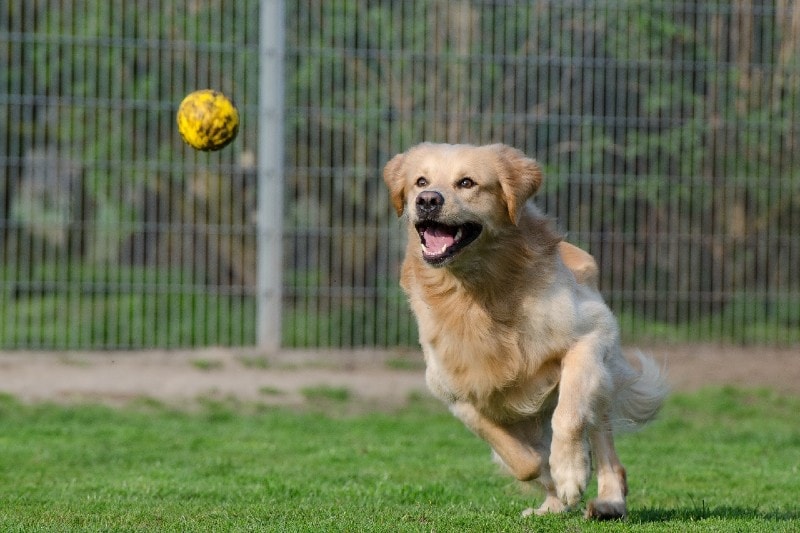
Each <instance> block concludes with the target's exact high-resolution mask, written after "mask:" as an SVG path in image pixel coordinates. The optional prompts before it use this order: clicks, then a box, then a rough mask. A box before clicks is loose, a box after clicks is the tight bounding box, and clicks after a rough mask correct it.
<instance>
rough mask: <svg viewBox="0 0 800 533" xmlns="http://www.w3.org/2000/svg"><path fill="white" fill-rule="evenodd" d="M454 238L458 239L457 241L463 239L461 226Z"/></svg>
mask: <svg viewBox="0 0 800 533" xmlns="http://www.w3.org/2000/svg"><path fill="white" fill-rule="evenodd" d="M453 239H454V240H456V241H460V240H461V228H458V231H457V232H456V236H455V237H453Z"/></svg>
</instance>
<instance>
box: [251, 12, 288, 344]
mask: <svg viewBox="0 0 800 533" xmlns="http://www.w3.org/2000/svg"><path fill="white" fill-rule="evenodd" d="M259 11H260V20H259V34H260V36H259V105H258V111H259V117H258V132H259V133H258V289H257V290H258V294H257V307H258V310H257V317H256V320H257V324H256V342H257V343H258V347H259V348H261V349H263V350H264V351H268V352H276V351H278V350H279V349H280V347H281V273H282V272H281V271H282V268H283V250H282V248H283V239H282V236H283V165H284V143H283V116H284V113H283V95H284V88H283V84H284V70H283V55H284V20H285V18H284V13H285V10H284V2H283V0H261V2H260V6H259Z"/></svg>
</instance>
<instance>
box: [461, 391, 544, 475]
mask: <svg viewBox="0 0 800 533" xmlns="http://www.w3.org/2000/svg"><path fill="white" fill-rule="evenodd" d="M450 411H451V412H452V413H453V414H454V415H455V416H456V417H457V418H458V419H459V420H461V421H462V422H463V423H464V425H466V426H467V427H468V428H469V429H470V430H471V431H472V432H473V433H475V434H476V435H478V436H479V437H481V438H482V439H483V440H485V441H486V442H488V443H489V445H490V446H491V447H492V449H493V450H494V451H495V453H496V454H497V455H498V456H499V457H500V459H502V460H503V462H504V463H505V465H506V466H507V467H508V469H509V470H510V471H511V473H512V474H513V475H514V477H516V478H517V479H519V480H520V481H530V480H532V479H536V478H537V477H539V475H540V473H541V469H542V457H541V455H539V453H538V452H537V451H536V450H534V449H533V448H531V447H530V446H528V445H526V444H525V443H524V442H522V441H521V440H520V439H519V438H518V437H517V436H516V435H515V434H514V433H513V432H512V431H510V430H509V428H507V427H504V426H502V425H500V424H498V423H497V422H495V421H493V420H491V419H490V418H488V417H486V416H484V415H482V414H481V413H480V412H479V411H478V410H477V409H475V407H474V406H472V405H471V404H469V403H466V402H455V403H453V404H451V405H450Z"/></svg>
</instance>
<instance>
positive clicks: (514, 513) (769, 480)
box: [0, 389, 800, 532]
mask: <svg viewBox="0 0 800 533" xmlns="http://www.w3.org/2000/svg"><path fill="white" fill-rule="evenodd" d="M333 392H336V391H333ZM339 392H340V393H338V394H326V393H325V391H324V390H319V391H316V393H315V394H314V395H313V396H312V397H311V399H312V400H313V401H312V407H310V408H308V409H305V410H302V411H296V410H295V411H293V410H288V409H277V408H270V407H264V406H258V405H238V404H235V403H216V402H212V401H208V402H206V403H205V404H204V405H203V406H202V407H201V408H200V409H198V410H195V411H193V412H184V411H177V410H174V409H171V408H168V407H164V406H162V405H159V404H156V403H153V402H150V401H141V402H138V403H136V404H134V405H132V406H130V407H127V408H124V409H113V408H108V407H102V406H86V405H83V406H73V407H65V406H55V405H37V406H27V405H22V404H20V403H19V402H17V401H16V400H14V399H13V398H9V397H2V398H0V530H2V531H26V532H27V531H126V530H128V531H134V530H139V531H606V530H608V531H618V530H629V529H630V530H636V531H797V530H800V399H798V398H793V397H787V396H779V395H776V394H773V393H771V392H768V391H741V390H736V389H715V390H708V391H704V392H701V393H695V394H690V395H686V394H679V395H674V396H672V398H671V399H670V401H669V403H668V405H667V406H666V408H665V409H664V411H663V414H662V416H661V417H660V419H659V420H658V421H657V422H655V423H654V424H652V425H650V426H648V427H647V428H646V429H644V430H643V431H641V432H639V433H635V434H631V435H625V436H623V437H621V438H619V441H618V443H619V451H620V455H621V457H622V460H623V462H624V463H625V465H626V467H627V468H628V474H629V481H630V494H629V510H630V514H629V517H628V518H627V520H626V521H624V522H608V523H590V522H586V521H585V520H584V519H583V518H582V517H581V514H580V512H572V513H569V514H567V515H564V516H548V517H535V516H531V517H527V518H523V517H522V516H521V514H520V513H521V511H522V510H523V509H525V508H526V507H529V506H535V505H536V504H537V503H538V502H539V501H540V499H541V496H540V494H539V493H537V492H535V491H532V490H530V489H527V488H526V487H525V486H523V485H521V484H519V483H517V482H515V481H513V480H512V479H511V478H509V477H507V476H505V475H503V474H501V473H499V472H498V469H497V468H496V467H495V466H494V465H493V464H492V463H491V461H490V460H489V452H488V448H487V447H486V445H485V444H483V443H482V442H481V441H479V440H478V439H477V438H475V437H473V436H472V435H471V434H470V433H468V432H467V430H466V429H464V428H463V427H462V426H461V424H460V423H459V422H457V421H456V420H454V419H453V418H452V417H451V416H450V415H449V414H448V413H447V412H446V411H445V410H444V409H443V408H442V407H440V406H439V405H437V404H435V403H433V402H431V401H428V400H427V399H416V400H412V401H411V402H410V404H409V406H408V407H404V408H402V409H400V410H397V411H394V412H385V411H384V412H368V411H364V410H363V406H356V405H353V403H354V402H355V401H356V400H353V399H352V398H351V397H350V395H348V394H342V393H341V391H339ZM592 483H593V485H594V479H593V481H592ZM593 492H595V489H594V486H593V488H592V489H591V490H590V496H591V493H593Z"/></svg>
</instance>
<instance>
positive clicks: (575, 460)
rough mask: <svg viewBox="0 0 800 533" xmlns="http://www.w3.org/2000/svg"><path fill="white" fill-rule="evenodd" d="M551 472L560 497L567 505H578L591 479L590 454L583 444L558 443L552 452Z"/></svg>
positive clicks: (554, 444)
mask: <svg viewBox="0 0 800 533" xmlns="http://www.w3.org/2000/svg"><path fill="white" fill-rule="evenodd" d="M550 474H551V476H552V478H553V482H554V483H555V486H556V494H557V495H558V498H559V499H560V500H561V501H562V502H563V503H564V505H566V506H567V507H573V506H574V505H577V504H578V503H579V502H580V500H581V497H582V496H583V493H584V491H586V484H587V482H588V480H589V455H588V453H587V451H586V448H585V447H584V446H583V445H582V444H581V443H577V444H571V445H564V444H562V445H558V446H557V445H556V443H555V441H554V442H553V448H552V451H551V453H550Z"/></svg>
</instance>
